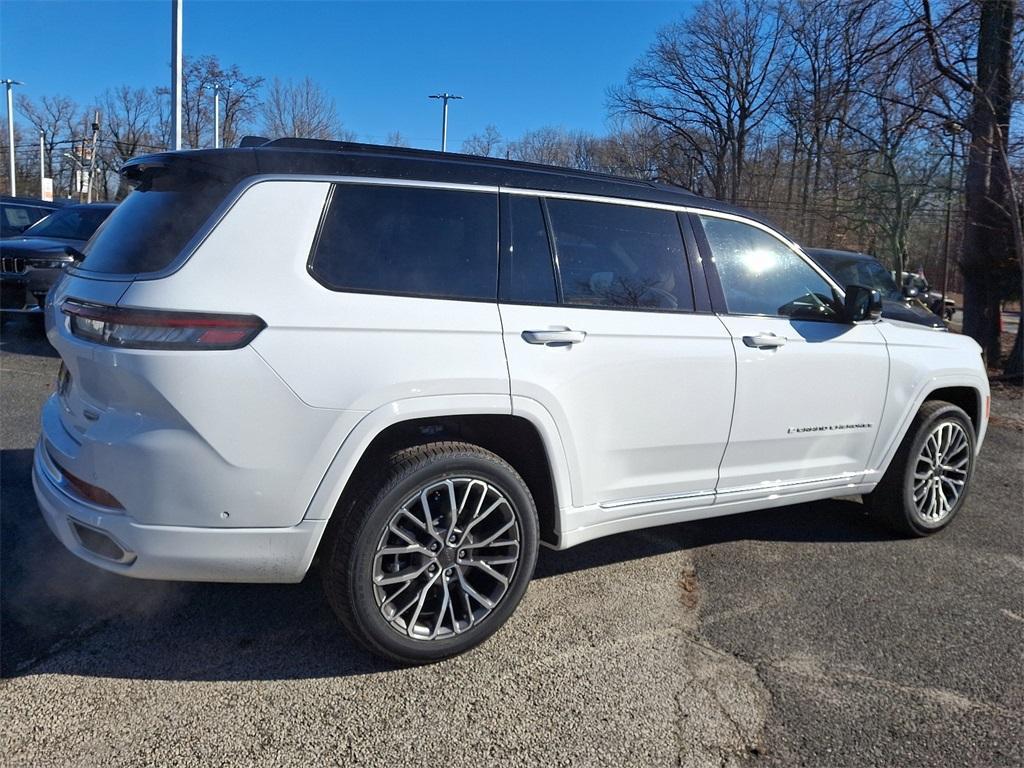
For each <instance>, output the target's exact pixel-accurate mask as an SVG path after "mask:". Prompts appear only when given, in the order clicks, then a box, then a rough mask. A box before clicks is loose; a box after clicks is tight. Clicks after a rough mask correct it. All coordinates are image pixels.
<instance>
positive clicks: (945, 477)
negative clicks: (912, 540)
mask: <svg viewBox="0 0 1024 768" xmlns="http://www.w3.org/2000/svg"><path fill="white" fill-rule="evenodd" d="M936 435H938V436H937V437H936V438H935V440H934V441H933V437H934V436H936ZM947 436H948V438H949V442H948V444H947V443H944V442H943V441H944V440H946V439H947ZM930 441H931V442H930ZM975 442H976V437H975V434H974V425H973V424H972V423H971V419H970V417H969V416H968V415H967V414H966V413H965V412H964V411H963V409H961V408H959V407H957V406H955V405H953V404H952V403H947V402H944V401H941V400H931V401H928V402H926V403H925V404H924V405H922V406H921V410H919V411H918V412H917V415H916V416H915V417H914V421H913V423H912V424H911V425H910V429H909V430H908V431H907V434H906V436H905V437H904V438H903V442H902V443H901V444H900V447H899V449H898V450H897V451H896V455H895V456H893V459H892V463H891V464H890V465H889V468H888V469H887V470H886V472H885V475H884V476H883V477H882V479H881V481H880V482H879V483H878V485H877V486H876V488H875V490H873V491H872V492H871V493H870V494H867V495H865V496H864V503H865V504H866V505H867V507H868V510H869V511H870V512H871V514H872V515H874V516H875V517H877V518H878V519H879V520H881V521H882V522H883V523H884V524H885V525H887V526H888V527H889V528H891V529H892V530H893V531H895V532H896V533H899V534H902V535H904V536H911V537H921V536H930V535H931V534H933V533H937V532H938V531H941V530H942V529H943V528H945V527H946V526H947V525H949V524H950V523H951V522H952V521H953V518H954V517H956V515H957V513H958V512H959V511H960V509H961V508H962V507H963V505H964V500H965V499H966V498H967V493H968V491H969V490H970V483H971V478H972V477H973V475H974V463H975V455H974V447H975ZM953 446H957V450H956V451H955V452H953V453H952V454H950V453H949V449H950V448H952V447H953ZM943 449H945V450H946V456H942V450H943ZM929 455H935V456H937V457H938V458H939V459H940V461H939V464H938V466H936V464H935V463H934V462H931V461H930V460H929ZM950 456H952V463H951V465H943V464H942V461H941V460H948V459H949V457H950ZM961 462H962V466H960V468H959V469H956V470H953V468H952V465H953V464H956V465H958V466H959V465H961ZM922 474H924V475H925V477H922ZM933 487H934V490H933ZM957 489H958V492H957V493H956V495H955V498H952V501H950V498H951V497H953V495H954V492H955V491H957ZM915 493H916V495H915ZM936 493H938V494H941V499H942V500H941V501H940V497H939V496H938V495H935V494H936ZM922 494H923V495H922Z"/></svg>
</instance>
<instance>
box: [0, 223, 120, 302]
mask: <svg viewBox="0 0 1024 768" xmlns="http://www.w3.org/2000/svg"><path fill="white" fill-rule="evenodd" d="M113 210H114V203H92V204H85V205H70V206H67V207H65V208H60V209H59V210H56V211H54V212H53V213H51V214H49V215H48V216H46V217H45V218H42V219H40V220H39V221H37V222H36V223H35V224H33V225H32V226H30V227H29V228H28V229H26V230H25V231H24V232H22V233H21V234H20V235H18V236H17V237H11V238H6V239H4V240H0V265H2V272H0V309H2V310H3V312H8V313H9V312H40V311H42V307H43V302H44V301H45V299H46V294H47V292H48V291H49V290H50V287H51V286H52V285H53V283H54V282H55V281H56V280H57V278H58V277H59V276H60V274H61V272H62V271H63V270H64V269H65V268H66V267H68V266H69V265H70V264H73V263H74V262H75V260H76V259H80V258H81V257H82V253H81V249H82V248H84V247H85V243H86V241H87V240H88V239H89V238H90V237H92V235H93V233H94V232H95V231H96V229H97V228H98V227H99V226H100V224H102V223H103V222H104V220H105V219H106V218H107V216H109V215H110V212H111V211H113Z"/></svg>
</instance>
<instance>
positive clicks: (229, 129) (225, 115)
mask: <svg viewBox="0 0 1024 768" xmlns="http://www.w3.org/2000/svg"><path fill="white" fill-rule="evenodd" d="M215 85H216V86H218V88H219V91H220V117H221V140H222V143H223V145H224V146H232V145H234V144H235V143H236V142H237V140H238V138H239V137H240V136H241V135H242V133H243V132H244V131H245V129H246V128H247V127H248V126H249V125H250V124H251V122H252V120H253V119H254V118H255V116H256V112H257V110H258V106H259V95H260V88H262V86H263V78H262V77H259V76H257V75H248V74H245V73H244V72H242V70H241V69H240V68H239V67H238V66H237V65H231V66H230V67H226V68H225V67H223V66H221V63H220V60H219V59H218V58H217V57H216V56H210V55H205V56H198V57H196V58H186V59H185V62H184V69H183V70H182V85H181V102H182V103H181V122H182V141H183V143H184V144H185V145H186V146H189V147H192V148H195V149H198V148H200V147H204V146H213V135H214V131H213V111H214V110H213V89H214V86H215ZM156 92H157V94H158V95H159V96H161V97H163V100H164V103H163V104H161V105H160V107H159V111H160V117H159V128H158V131H157V132H158V134H160V136H161V139H162V142H163V143H166V144H168V145H169V144H170V124H169V123H170V111H169V103H168V102H167V99H168V98H169V96H170V92H169V90H168V89H167V88H158V89H157V91H156Z"/></svg>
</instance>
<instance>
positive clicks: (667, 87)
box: [611, 0, 785, 201]
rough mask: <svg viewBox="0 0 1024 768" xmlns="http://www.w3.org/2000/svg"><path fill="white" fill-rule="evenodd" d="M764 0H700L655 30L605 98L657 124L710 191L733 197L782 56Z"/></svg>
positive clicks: (779, 32) (778, 31)
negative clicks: (686, 153) (696, 161)
mask: <svg viewBox="0 0 1024 768" xmlns="http://www.w3.org/2000/svg"><path fill="white" fill-rule="evenodd" d="M782 47H783V24H782V21H781V19H780V17H779V16H778V15H777V14H775V13H773V12H772V9H771V6H770V5H769V2H768V0H704V2H702V3H701V4H700V6H698V7H697V9H696V10H695V11H694V13H693V14H692V15H691V16H690V17H688V18H687V19H685V20H684V21H682V22H680V23H676V24H671V25H669V26H667V27H665V28H663V29H661V30H659V32H658V34H657V38H656V41H655V43H654V45H653V46H652V47H651V49H650V50H649V51H648V52H647V54H646V55H645V56H644V58H643V59H641V60H640V62H638V63H637V64H636V65H635V66H634V67H633V68H632V69H631V70H630V72H629V75H628V77H627V81H626V85H625V87H624V88H620V89H616V90H613V91H612V93H611V101H612V103H613V105H614V107H615V108H616V109H617V110H618V111H619V112H621V113H624V114H629V115H637V116H641V117H645V118H647V119H650V120H653V121H655V122H656V123H659V124H661V125H663V126H664V127H665V128H666V129H667V130H668V131H669V132H670V133H671V134H672V135H673V136H675V137H677V138H678V139H680V140H681V141H682V142H685V144H687V145H688V146H689V148H690V150H691V151H692V152H693V153H694V154H695V155H696V156H697V157H699V158H701V160H702V162H703V165H704V167H705V169H706V171H707V173H708V176H709V178H710V180H711V182H712V185H713V186H714V191H715V194H716V195H717V196H719V197H728V198H729V199H730V200H733V201H735V200H736V199H737V198H738V197H739V190H740V188H741V186H742V183H743V173H744V161H745V158H746V151H747V143H748V141H749V140H750V137H751V133H752V132H753V131H755V130H756V129H757V127H758V126H759V125H760V124H761V123H762V122H763V121H764V120H766V119H767V118H768V117H769V115H770V114H771V109H772V106H773V105H774V103H775V99H776V96H777V94H778V90H779V87H780V84H781V83H782V80H783V78H782V76H781V75H782V73H783V72H784V70H785V57H784V56H783V55H782Z"/></svg>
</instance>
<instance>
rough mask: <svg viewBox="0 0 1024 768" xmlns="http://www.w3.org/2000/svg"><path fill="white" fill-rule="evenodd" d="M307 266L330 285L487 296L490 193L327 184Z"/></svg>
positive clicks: (494, 251) (491, 260) (494, 211)
mask: <svg viewBox="0 0 1024 768" xmlns="http://www.w3.org/2000/svg"><path fill="white" fill-rule="evenodd" d="M329 206H330V207H329V208H328V210H327V213H326V215H325V216H324V221H323V224H322V226H321V230H320V236H319V238H318V240H317V244H316V246H315V249H314V252H313V256H312V258H311V260H310V266H309V269H310V273H311V274H312V275H313V276H314V277H315V278H316V279H317V280H319V281H320V282H321V283H323V284H324V285H325V286H327V287H328V288H331V289H332V290H336V291H362V292H371V293H395V294H407V295H413V296H429V297H434V298H458V299H480V300H490V301H495V300H496V299H497V286H498V196H497V195H496V194H492V193H487V192H468V191H461V190H449V189H433V188H428V187H400V186H386V185H369V184H338V185H337V186H335V188H334V191H333V194H332V196H331V201H330V204H329Z"/></svg>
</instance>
